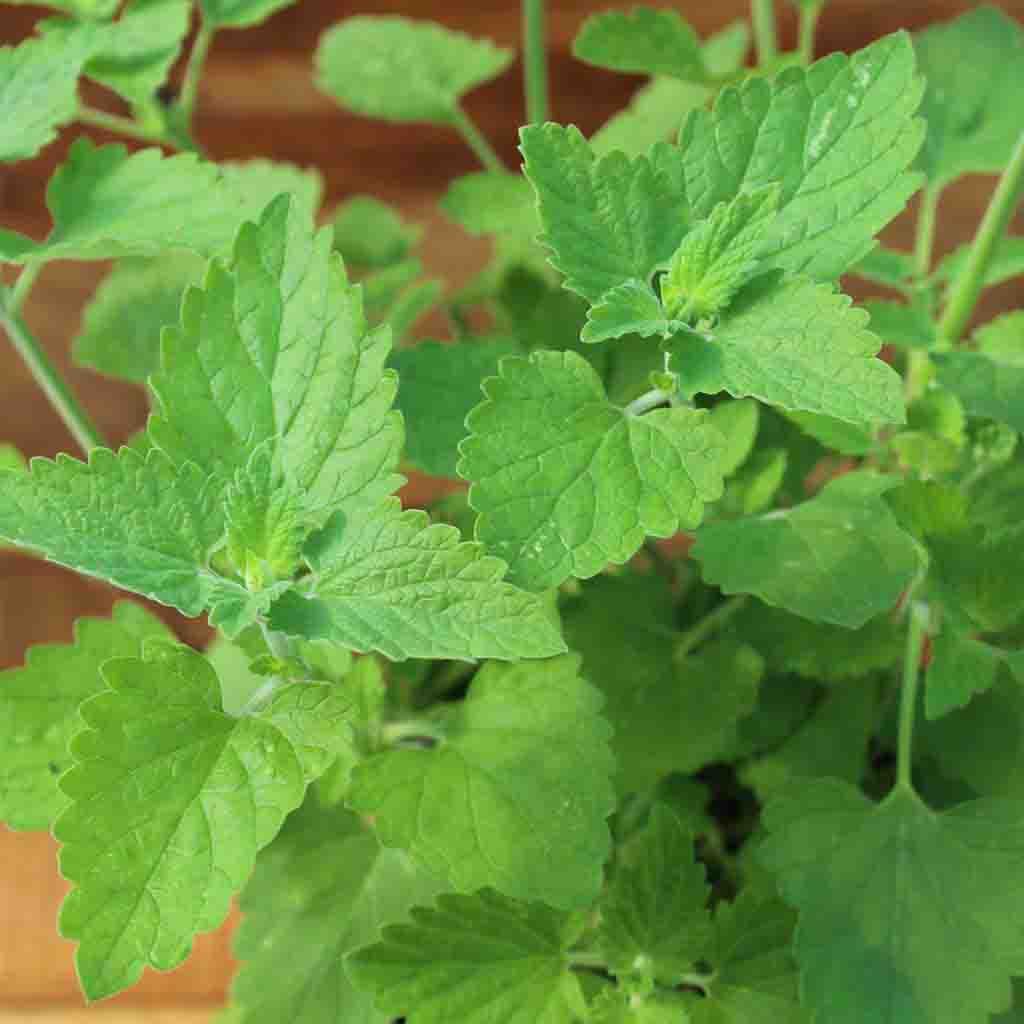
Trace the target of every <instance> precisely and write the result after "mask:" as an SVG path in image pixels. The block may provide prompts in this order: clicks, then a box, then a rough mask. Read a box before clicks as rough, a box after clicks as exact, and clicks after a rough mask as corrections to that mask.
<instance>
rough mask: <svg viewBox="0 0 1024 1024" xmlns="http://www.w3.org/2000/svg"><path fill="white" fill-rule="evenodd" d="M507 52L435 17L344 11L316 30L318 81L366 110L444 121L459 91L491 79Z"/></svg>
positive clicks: (455, 107) (393, 117) (455, 109)
mask: <svg viewBox="0 0 1024 1024" xmlns="http://www.w3.org/2000/svg"><path fill="white" fill-rule="evenodd" d="M513 56H514V55H513V53H512V51H511V50H506V49H503V48H502V47H499V46H495V45H494V44H493V43H490V42H488V41H487V40H484V39H472V38H470V37H469V36H467V35H464V34H463V33H461V32H453V31H452V30H451V29H447V28H445V27H444V26H443V25H438V24H435V23H434V22H429V21H410V20H408V19H407V18H392V17H387V18H385V17H357V18H346V19H345V20H344V21H340V22H338V23H337V24H336V25H335V26H334V27H333V28H330V29H328V30H327V31H326V32H325V33H324V34H323V36H321V37H320V45H319V46H318V48H317V52H316V67H317V82H318V84H319V85H320V88H321V89H323V90H324V92H326V93H328V94H329V95H331V96H333V97H334V99H336V100H337V101H338V102H339V103H340V104H341V105H342V106H344V107H346V108H347V109H349V110H352V111H354V112H355V113H357V114H363V115H365V116H366V117H377V118H382V119H383V120H386V121H427V122H431V123H434V124H450V123H451V122H452V121H454V120H455V119H456V117H457V116H458V114H459V100H460V99H461V98H462V96H463V95H464V94H465V93H467V92H469V91H470V90H471V89H474V88H476V87H477V86H478V85H481V84H482V83H483V82H488V81H490V80H491V79H492V78H497V76H498V75H500V74H501V73H502V72H503V71H504V70H505V69H506V68H507V67H508V66H509V64H511V63H512V59H513Z"/></svg>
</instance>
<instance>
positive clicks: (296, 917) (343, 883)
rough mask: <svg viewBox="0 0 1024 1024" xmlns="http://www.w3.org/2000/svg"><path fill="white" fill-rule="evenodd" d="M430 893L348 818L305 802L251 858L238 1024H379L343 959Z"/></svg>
mask: <svg viewBox="0 0 1024 1024" xmlns="http://www.w3.org/2000/svg"><path fill="white" fill-rule="evenodd" d="M438 887H439V884H438V882H437V881H436V880H434V879H432V878H430V877H429V876H428V875H426V874H425V873H424V872H423V871H421V870H420V869H418V868H416V867H415V866H414V865H413V864H412V862H411V861H410V860H409V858H408V857H407V856H406V855H405V854H404V853H401V852H399V851H396V850H385V849H383V848H382V847H381V846H380V844H379V843H378V842H377V839H376V837H375V836H374V835H373V833H372V832H370V831H368V830H367V829H366V828H365V827H363V826H362V824H361V823H360V822H359V819H358V818H356V817H355V815H353V814H351V813H350V812H348V811H344V810H340V809H338V810H333V811H327V810H321V809H319V808H317V807H316V806H315V805H313V803H312V802H311V801H307V803H306V804H304V805H303V807H302V809H301V810H300V811H297V812H296V813H295V814H294V815H293V816H292V817H291V818H289V820H288V822H287V824H286V825H285V827H284V829H283V830H282V832H281V834H280V836H278V838H277V839H276V840H275V841H274V843H273V844H272V845H271V846H270V847H268V848H267V849H266V850H265V851H264V852H263V853H261V854H260V856H259V859H258V860H257V861H256V870H255V872H254V873H253V876H252V878H251V879H250V881H249V883H248V884H247V885H246V887H245V890H244V891H243V893H242V898H241V908H242V913H243V915H244V916H243V918H242V924H241V926H240V927H239V929H238V931H237V932H236V933H235V955H236V956H237V957H238V958H239V959H240V960H243V961H245V963H244V965H243V967H242V969H241V971H240V972H239V973H238V975H237V977H236V978H235V981H234V984H233V985H232V989H231V994H232V999H233V1001H234V1003H235V1004H236V1005H237V1007H238V1013H239V1021H240V1024H280V1022H282V1021H289V1022H292V1024H387V1021H388V1020H389V1019H390V1018H389V1017H388V1016H387V1015H385V1014H383V1013H380V1012H379V1011H376V1010H374V1008H373V1000H372V999H371V998H370V996H368V995H367V994H366V993H365V992H360V991H358V990H356V989H355V988H354V987H353V986H352V983H351V982H350V981H349V979H348V975H347V974H346V971H345V965H344V962H343V960H344V957H345V956H346V955H347V954H349V953H351V952H353V951H354V950H356V949H359V948H360V947H362V946H366V945H368V944H369V943H372V942H375V941H377V940H378V939H379V938H380V930H381V928H383V927H384V926H385V925H390V924H396V923H397V922H399V921H401V920H404V919H405V918H406V916H407V914H408V911H409V909H410V908H411V907H413V906H414V905H417V904H424V903H429V902H430V901H431V900H433V898H434V896H436V894H437V892H438Z"/></svg>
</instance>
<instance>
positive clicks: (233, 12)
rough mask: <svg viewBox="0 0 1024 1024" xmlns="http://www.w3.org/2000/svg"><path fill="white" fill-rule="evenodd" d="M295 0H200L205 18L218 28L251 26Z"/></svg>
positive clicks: (288, 5)
mask: <svg viewBox="0 0 1024 1024" xmlns="http://www.w3.org/2000/svg"><path fill="white" fill-rule="evenodd" d="M294 2H295V0H200V6H201V7H202V10H203V18H204V19H205V20H206V21H207V22H209V24H210V25H211V26H215V27H217V28H250V27H251V26H253V25H259V24H260V22H263V21H266V20H267V18H269V17H270V16H271V15H272V14H276V13H277V12H278V11H280V10H282V9H284V8H285V7H290V6H291V5H292V4H293V3H294Z"/></svg>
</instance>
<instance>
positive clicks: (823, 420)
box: [784, 412, 877, 455]
mask: <svg viewBox="0 0 1024 1024" xmlns="http://www.w3.org/2000/svg"><path fill="white" fill-rule="evenodd" d="M784 415H785V417H786V419H788V420H789V422H790V423H793V424H795V425H796V426H798V427H799V428H800V429H801V430H802V431H803V432H804V433H805V434H807V435H808V436H809V437H813V438H814V439H815V441H818V442H819V443H821V444H823V445H824V446H825V447H826V448H832V449H833V450H835V451H837V452H839V454H840V455H869V454H870V453H871V452H873V451H874V450H875V448H876V447H877V442H876V441H875V437H874V432H873V431H872V430H869V429H866V428H864V427H858V426H855V425H854V424H852V423H846V422H844V421H843V420H837V419H835V417H833V416H822V415H821V413H817V412H787V413H785V414H784Z"/></svg>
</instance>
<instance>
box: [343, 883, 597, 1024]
mask: <svg viewBox="0 0 1024 1024" xmlns="http://www.w3.org/2000/svg"><path fill="white" fill-rule="evenodd" d="M578 932H579V926H578V924H577V923H576V919H575V918H574V917H572V916H570V915H567V914H564V913H561V912H559V911H556V910H552V909H551V908H550V907H546V906H544V905H543V904H540V903H530V904H523V903H516V902H513V901H512V900H509V899H506V898H505V897H503V896H500V895H498V894H497V893H494V892H492V891H490V890H487V889H485V890H484V891H482V892H479V893H475V894H474V895H472V896H468V895H467V896H461V895H447V896H440V897H439V898H438V901H437V906H436V907H431V908H425V907H417V908H416V909H414V910H413V912H412V923H411V924H404V925H403V924H397V925H392V926H391V927H389V928H385V929H384V937H383V939H382V940H381V941H380V942H378V943H377V944H376V945H373V946H369V947H368V948H366V949H364V950H361V951H360V952H358V953H355V954H353V955H352V956H350V957H349V959H348V961H347V966H348V970H349V974H350V975H351V976H352V978H353V980H354V981H355V983H356V985H357V986H359V987H360V988H362V989H365V990H366V991H368V992H372V993H373V994H374V996H375V999H376V1004H377V1007H378V1009H380V1010H381V1012H382V1013H385V1014H387V1015H388V1016H389V1017H395V1016H404V1018H405V1019H406V1020H408V1021H409V1024H452V1022H453V1021H459V1024H527V1022H529V1024H574V1022H575V1021H577V1020H578V1019H579V1016H580V1014H581V1013H583V1012H585V1008H584V1005H583V995H582V993H581V991H580V987H579V983H578V982H577V980H576V977H575V976H574V975H573V974H572V973H570V970H569V957H568V955H567V950H568V948H569V946H570V945H571V944H572V942H573V941H574V940H575V939H576V938H577V937H578Z"/></svg>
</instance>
